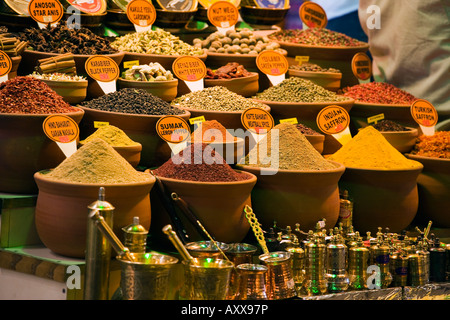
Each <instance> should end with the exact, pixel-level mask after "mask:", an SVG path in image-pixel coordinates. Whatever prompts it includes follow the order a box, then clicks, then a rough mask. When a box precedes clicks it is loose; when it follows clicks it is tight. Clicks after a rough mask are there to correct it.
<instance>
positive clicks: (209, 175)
mask: <svg viewBox="0 0 450 320" xmlns="http://www.w3.org/2000/svg"><path fill="white" fill-rule="evenodd" d="M153 172H154V174H155V175H157V176H161V177H165V178H170V179H178V180H190V181H201V182H233V181H242V180H247V179H249V178H250V177H249V175H246V174H245V173H239V172H236V171H234V170H233V169H232V168H231V167H230V166H229V165H228V164H227V163H226V162H225V160H224V159H223V158H222V156H221V155H220V154H218V153H216V152H215V150H214V148H212V147H210V146H208V145H207V144H206V143H193V144H191V145H189V146H187V147H186V148H185V149H183V150H182V151H181V152H180V153H179V154H177V155H174V156H172V157H171V158H170V159H169V160H168V161H167V162H166V163H164V164H163V165H162V166H161V167H159V168H158V169H156V170H153Z"/></svg>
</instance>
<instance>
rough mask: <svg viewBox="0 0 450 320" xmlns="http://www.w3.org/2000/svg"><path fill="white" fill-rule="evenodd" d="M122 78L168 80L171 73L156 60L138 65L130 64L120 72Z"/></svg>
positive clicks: (171, 76)
mask: <svg viewBox="0 0 450 320" xmlns="http://www.w3.org/2000/svg"><path fill="white" fill-rule="evenodd" d="M122 78H123V79H125V80H134V81H168V80H173V74H172V72H171V71H170V70H166V69H165V68H164V67H163V66H162V65H160V64H159V63H158V62H150V63H149V64H143V65H139V66H132V67H131V68H129V69H127V70H126V71H124V72H122Z"/></svg>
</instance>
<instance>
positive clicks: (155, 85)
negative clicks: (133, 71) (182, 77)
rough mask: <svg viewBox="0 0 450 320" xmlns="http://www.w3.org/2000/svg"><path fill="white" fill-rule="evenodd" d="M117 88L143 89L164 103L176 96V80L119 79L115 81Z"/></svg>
mask: <svg viewBox="0 0 450 320" xmlns="http://www.w3.org/2000/svg"><path fill="white" fill-rule="evenodd" d="M117 86H118V88H119V89H123V88H136V89H143V90H145V91H147V92H149V93H151V94H153V95H154V96H157V97H159V98H161V99H163V100H164V101H172V100H173V99H175V98H176V96H177V94H178V79H173V80H167V81H135V80H126V79H122V78H119V79H117Z"/></svg>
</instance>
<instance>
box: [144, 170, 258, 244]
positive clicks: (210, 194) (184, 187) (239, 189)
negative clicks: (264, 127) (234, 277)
mask: <svg viewBox="0 0 450 320" xmlns="http://www.w3.org/2000/svg"><path fill="white" fill-rule="evenodd" d="M245 174H246V175H248V177H249V179H247V180H243V181H237V182H199V181H185V180H176V179H169V178H164V177H159V178H160V179H161V181H162V183H163V184H164V187H165V189H166V191H167V192H168V193H169V194H170V193H172V192H175V193H176V194H177V195H178V196H179V197H180V198H181V199H183V200H184V201H185V202H186V203H187V204H188V205H189V207H190V208H191V209H192V211H193V212H194V214H195V215H196V216H197V217H198V219H199V220H200V221H201V223H202V225H203V226H204V227H205V229H206V230H207V231H208V233H209V234H210V235H211V236H212V237H214V239H215V240H216V241H219V242H224V243H232V242H240V241H242V240H243V239H244V238H245V236H246V235H247V233H248V231H249V229H250V224H249V223H248V221H247V219H246V218H245V213H244V207H245V206H246V205H249V206H251V199H250V194H251V191H252V189H253V187H254V185H255V183H256V177H255V176H254V175H253V174H251V173H245ZM154 192H155V190H154V191H152V194H151V197H152V212H153V216H152V229H151V230H150V232H152V233H153V235H155V236H156V237H165V235H164V234H162V232H161V229H162V228H163V226H165V225H166V224H167V223H170V220H169V218H168V217H169V216H168V213H167V211H166V210H165V208H164V207H163V205H162V203H161V202H160V199H159V198H158V196H157V195H156V194H154ZM153 199H155V200H153ZM179 216H180V218H181V221H182V222H183V224H184V226H185V228H186V230H187V232H188V234H189V235H190V239H191V240H192V241H200V240H204V239H203V237H202V235H199V234H198V233H197V231H196V229H195V228H194V227H193V226H192V224H190V222H189V221H188V220H187V219H186V218H185V217H184V215H183V214H179Z"/></svg>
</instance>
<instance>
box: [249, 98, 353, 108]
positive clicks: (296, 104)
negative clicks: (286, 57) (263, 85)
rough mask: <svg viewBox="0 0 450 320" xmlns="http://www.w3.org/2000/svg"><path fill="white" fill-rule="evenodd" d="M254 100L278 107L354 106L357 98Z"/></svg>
mask: <svg viewBox="0 0 450 320" xmlns="http://www.w3.org/2000/svg"><path fill="white" fill-rule="evenodd" d="M252 100H254V101H257V102H259V103H262V104H266V105H269V106H271V105H273V106H277V107H282V106H290V107H301V106H318V107H320V106H330V105H337V106H354V103H355V100H354V99H352V98H349V100H346V101H324V102H280V101H267V100H259V99H254V98H253V99H252Z"/></svg>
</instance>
